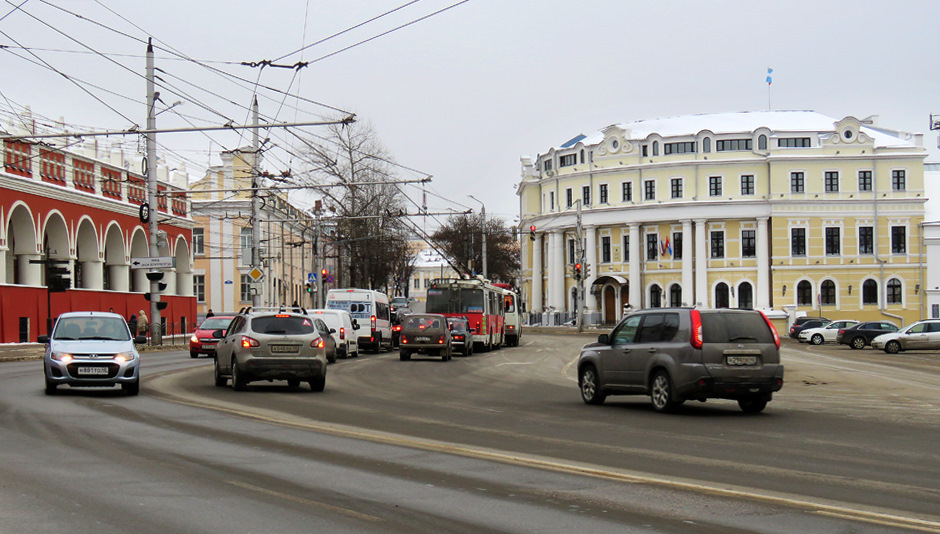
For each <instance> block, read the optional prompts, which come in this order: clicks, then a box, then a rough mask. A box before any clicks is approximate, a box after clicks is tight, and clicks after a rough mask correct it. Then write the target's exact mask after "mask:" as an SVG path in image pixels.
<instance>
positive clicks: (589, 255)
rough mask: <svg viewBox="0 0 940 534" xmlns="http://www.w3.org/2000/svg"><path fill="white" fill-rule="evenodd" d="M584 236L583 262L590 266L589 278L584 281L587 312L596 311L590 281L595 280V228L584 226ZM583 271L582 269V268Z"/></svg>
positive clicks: (595, 298)
mask: <svg viewBox="0 0 940 534" xmlns="http://www.w3.org/2000/svg"><path fill="white" fill-rule="evenodd" d="M584 235H585V237H586V238H587V245H586V248H587V250H585V253H586V254H585V258H584V261H585V263H586V264H587V265H590V266H591V276H590V277H588V278H587V279H585V281H584V307H585V309H586V310H587V311H592V312H593V311H597V297H595V296H594V294H593V293H591V283H590V282H591V280H593V279H595V278H597V276H598V274H599V273H598V272H597V271H598V269H597V228H595V227H594V226H585V227H584ZM582 269H583V268H582Z"/></svg>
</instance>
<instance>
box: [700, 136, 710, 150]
mask: <svg viewBox="0 0 940 534" xmlns="http://www.w3.org/2000/svg"><path fill="white" fill-rule="evenodd" d="M711 151H712V138H711V137H706V138H704V139H702V152H705V153H706V154H707V153H709V152H711Z"/></svg>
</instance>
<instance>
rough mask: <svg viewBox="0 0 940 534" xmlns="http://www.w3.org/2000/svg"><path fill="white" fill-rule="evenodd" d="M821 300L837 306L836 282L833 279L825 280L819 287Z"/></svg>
mask: <svg viewBox="0 0 940 534" xmlns="http://www.w3.org/2000/svg"><path fill="white" fill-rule="evenodd" d="M819 300H820V302H822V303H823V304H826V305H829V306H835V304H836V283H835V282H833V281H832V280H825V281H824V282H823V283H822V285H821V286H820V288H819Z"/></svg>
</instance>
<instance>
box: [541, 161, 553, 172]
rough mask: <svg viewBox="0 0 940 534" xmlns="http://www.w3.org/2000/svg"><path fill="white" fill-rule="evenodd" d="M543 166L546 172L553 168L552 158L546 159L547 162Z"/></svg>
mask: <svg viewBox="0 0 940 534" xmlns="http://www.w3.org/2000/svg"><path fill="white" fill-rule="evenodd" d="M542 168H543V169H545V171H546V172H547V171H550V170H552V160H550V159H547V160H545V163H544V164H543V167H542Z"/></svg>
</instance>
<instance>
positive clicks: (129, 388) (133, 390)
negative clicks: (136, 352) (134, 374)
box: [121, 378, 140, 396]
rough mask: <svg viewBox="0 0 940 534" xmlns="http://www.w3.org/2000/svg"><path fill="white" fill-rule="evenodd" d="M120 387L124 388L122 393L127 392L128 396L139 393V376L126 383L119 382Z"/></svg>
mask: <svg viewBox="0 0 940 534" xmlns="http://www.w3.org/2000/svg"><path fill="white" fill-rule="evenodd" d="M121 389H122V390H124V393H127V394H128V395H129V396H134V395H137V394H138V393H140V378H138V379H137V380H134V381H133V382H130V383H128V384H121Z"/></svg>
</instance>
